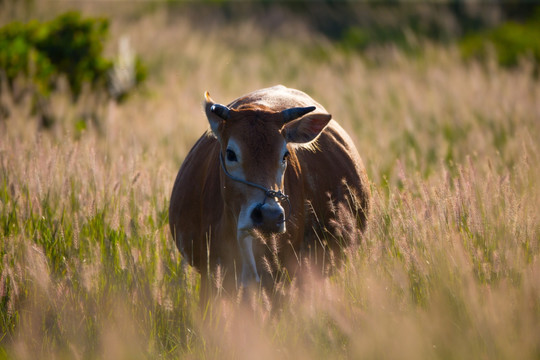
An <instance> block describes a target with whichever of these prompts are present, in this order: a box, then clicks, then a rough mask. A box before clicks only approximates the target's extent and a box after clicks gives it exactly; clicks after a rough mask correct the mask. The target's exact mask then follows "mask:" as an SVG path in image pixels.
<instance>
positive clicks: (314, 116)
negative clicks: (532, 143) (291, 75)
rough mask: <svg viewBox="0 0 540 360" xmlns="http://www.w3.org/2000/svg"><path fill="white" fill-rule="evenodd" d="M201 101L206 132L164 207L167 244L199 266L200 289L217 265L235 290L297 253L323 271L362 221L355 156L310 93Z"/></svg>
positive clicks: (361, 180) (363, 199) (297, 258)
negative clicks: (170, 238)
mask: <svg viewBox="0 0 540 360" xmlns="http://www.w3.org/2000/svg"><path fill="white" fill-rule="evenodd" d="M204 106H205V110H206V116H207V118H208V121H209V123H210V130H209V131H207V132H206V133H205V134H204V135H203V136H202V137H201V138H200V139H199V140H198V141H197V143H196V144H195V145H194V146H193V148H192V149H191V151H190V152H189V154H188V155H187V157H186V159H185V161H184V163H183V164H182V167H181V168H180V171H179V172H178V175H177V177H176V181H175V184H174V188H173V191H172V195H171V202H170V208H169V223H170V227H171V232H172V234H173V237H174V239H175V241H176V245H177V247H178V249H179V250H180V252H181V253H182V256H183V257H184V259H185V260H186V261H187V262H189V264H190V265H192V266H194V267H195V268H196V269H197V270H199V271H200V272H201V279H202V280H201V289H202V290H203V291H207V290H208V284H207V281H208V279H209V275H210V274H212V273H215V271H216V270H217V269H219V272H220V278H221V280H222V281H223V285H224V288H225V289H229V290H234V288H235V286H236V287H238V286H239V285H244V286H245V285H247V284H248V283H253V282H262V283H263V285H265V286H268V285H269V284H270V285H271V284H272V279H273V278H274V276H275V275H276V273H273V272H274V271H275V266H273V265H272V264H279V267H280V271H283V270H285V271H286V272H287V273H288V274H289V275H293V274H294V273H295V272H296V271H297V270H298V268H299V266H300V265H301V264H302V263H303V262H304V260H305V259H311V260H312V261H311V263H317V264H318V265H319V267H322V268H324V266H325V265H324V264H325V262H326V263H329V262H330V261H329V259H330V256H329V254H331V253H335V254H337V253H340V252H342V247H343V246H344V245H345V246H346V245H348V244H350V243H351V241H354V240H355V239H354V237H355V236H354V235H353V234H354V233H357V232H356V231H355V230H356V229H359V230H360V231H362V230H363V229H364V228H365V226H366V218H367V213H368V209H369V197H370V193H369V185H368V180H367V176H366V172H365V169H364V165H363V163H362V160H361V158H360V156H359V154H358V151H357V150H356V148H355V146H354V144H353V142H352V140H351V139H350V137H349V136H348V135H347V133H346V132H345V131H344V130H343V129H342V128H341V126H339V125H338V123H337V122H335V121H334V120H331V118H332V117H331V115H329V114H328V113H327V111H326V110H325V109H324V108H323V107H322V106H321V105H320V104H318V103H317V102H315V101H314V100H313V99H312V98H311V97H309V96H308V95H306V94H305V93H303V92H301V91H298V90H294V89H289V88H286V87H284V86H274V87H271V88H267V89H262V90H257V91H255V92H252V93H249V94H247V95H245V96H242V97H240V98H238V99H236V100H235V101H233V102H232V103H230V104H229V105H228V106H224V105H220V104H216V103H214V101H213V100H212V99H211V98H210V96H209V94H208V93H206V94H205V105H204ZM351 220H352V221H351ZM351 223H352V224H353V225H352V226H351ZM346 225H348V227H347V226H346ZM344 228H345V231H343V229H344ZM269 238H270V239H271V240H268V239H269ZM265 239H267V240H268V241H265ZM276 255H277V256H276ZM272 268H274V270H272ZM281 274H283V272H282V273H281ZM202 296H205V294H202Z"/></svg>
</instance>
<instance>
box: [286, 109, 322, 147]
mask: <svg viewBox="0 0 540 360" xmlns="http://www.w3.org/2000/svg"><path fill="white" fill-rule="evenodd" d="M331 119H332V115H330V114H325V113H319V114H308V115H306V116H304V117H302V118H300V119H297V120H293V121H291V122H289V123H287V124H285V126H283V129H282V134H283V136H284V137H285V140H287V142H289V143H298V144H303V143H309V142H311V141H313V140H315V139H316V138H317V137H318V136H319V134H320V133H321V132H322V131H323V129H324V128H325V127H326V125H328V122H329V121H330V120H331Z"/></svg>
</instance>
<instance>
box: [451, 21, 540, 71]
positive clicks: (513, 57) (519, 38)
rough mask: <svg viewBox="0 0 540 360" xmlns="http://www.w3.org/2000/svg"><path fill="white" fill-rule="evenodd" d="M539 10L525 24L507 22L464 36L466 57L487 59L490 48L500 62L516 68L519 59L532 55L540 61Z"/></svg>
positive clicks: (462, 49)
mask: <svg viewBox="0 0 540 360" xmlns="http://www.w3.org/2000/svg"><path fill="white" fill-rule="evenodd" d="M538 39H540V11H538V12H537V14H536V16H534V17H533V18H531V19H530V20H528V21H527V22H525V23H517V22H513V21H509V22H506V23H504V24H502V25H500V26H498V27H495V28H493V29H490V30H486V31H483V32H480V33H475V34H470V35H468V36H465V37H464V38H463V40H462V41H461V43H460V48H461V53H462V55H463V56H464V57H465V58H466V59H470V58H477V59H481V60H483V59H485V58H486V56H487V55H488V52H489V51H490V49H491V50H492V51H494V52H495V56H496V59H497V62H498V63H499V65H501V66H504V67H514V66H516V65H518V63H519V60H520V58H522V57H525V56H527V57H530V58H531V59H532V60H533V61H534V63H535V67H536V68H537V67H538V64H540V42H539V41H538Z"/></svg>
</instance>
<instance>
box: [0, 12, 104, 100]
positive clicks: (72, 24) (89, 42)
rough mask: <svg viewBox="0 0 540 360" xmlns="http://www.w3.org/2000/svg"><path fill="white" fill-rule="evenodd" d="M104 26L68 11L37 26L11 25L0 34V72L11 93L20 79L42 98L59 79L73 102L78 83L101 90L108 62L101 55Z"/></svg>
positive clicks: (30, 23)
mask: <svg viewBox="0 0 540 360" xmlns="http://www.w3.org/2000/svg"><path fill="white" fill-rule="evenodd" d="M108 27H109V23H108V21H107V20H106V19H103V18H96V19H92V18H88V19H83V18H81V16H80V14H79V13H77V12H68V13H65V14H63V15H61V16H59V17H58V18H56V19H54V20H52V21H49V22H44V23H40V22H38V21H31V22H29V23H27V24H23V23H20V22H13V23H10V24H8V25H6V26H5V27H3V28H1V29H0V68H1V69H3V71H4V73H5V76H6V80H7V83H8V85H9V87H10V88H11V89H13V85H14V82H15V80H16V79H17V78H18V77H19V76H23V77H25V78H28V79H29V80H30V81H31V83H32V84H33V85H34V86H35V89H34V90H37V91H38V93H39V94H40V95H43V96H47V95H48V94H49V93H50V92H51V91H52V90H54V86H55V83H56V79H57V78H58V77H59V76H61V75H64V76H65V77H66V78H67V81H68V83H69V85H70V88H71V91H72V93H73V96H74V97H75V98H77V97H78V96H79V95H80V93H81V90H82V87H83V84H85V83H89V84H91V85H92V87H93V88H94V89H98V88H104V87H105V86H106V84H107V72H108V71H109V69H110V68H111V66H112V62H111V61H110V60H108V59H106V58H104V57H103V56H102V52H103V41H104V40H105V38H106V36H107V32H108Z"/></svg>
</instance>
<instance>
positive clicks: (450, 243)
mask: <svg viewBox="0 0 540 360" xmlns="http://www.w3.org/2000/svg"><path fill="white" fill-rule="evenodd" d="M539 39H540V5H538V4H537V2H535V1H527V0H524V1H517V0H504V1H445V0H442V1H437V2H429V3H427V2H426V3H424V2H416V1H412V2H410V1H346V0H341V1H331V0H327V1H325V0H319V1H268V0H261V1H256V0H252V1H248V0H246V1H231V2H229V1H219V0H214V1H165V0H163V1H159V0H154V1H152V0H146V1H121V0H110V1H101V0H99V1H98V0H96V1H91V0H87V1H47V0H44V1H41V0H0V259H1V263H0V359H4V358H18V359H35V358H55V359H58V358H70V359H71V358H128V359H134V358H158V357H160V358H235V359H236V358H246V359H253V358H269V359H275V358H294V359H304V358H305V359H317V358H321V359H327V358H399V359H407V358H408V359H421V358H429V359H433V358H444V359H452V358H455V359H463V358H490V359H491V358H509V359H515V358H520V359H527V358H531V359H532V358H536V359H538V358H539V357H540V347H539V344H540V214H539V212H538V204H539V203H540V187H539V186H538V178H539V177H540V167H539V166H538V164H539V163H540V149H539V142H538V139H540V81H539V63H540V40H539ZM276 84H283V85H285V86H288V87H292V88H297V89H299V90H302V91H304V92H306V93H308V94H309V95H311V96H312V97H313V98H314V99H315V100H316V101H317V102H319V103H321V104H322V105H323V106H324V107H325V108H326V109H327V110H328V111H329V112H330V113H331V114H332V115H333V117H334V119H336V120H337V121H338V122H339V123H340V124H341V125H342V126H343V127H344V128H345V129H346V130H348V132H349V133H350V134H351V137H352V138H353V140H354V141H355V143H356V145H357V148H358V150H359V152H360V154H361V156H362V158H363V160H364V162H365V165H366V168H367V172H368V176H369V179H370V182H371V190H372V194H373V207H372V215H371V219H370V225H369V227H368V229H367V231H366V233H365V234H364V235H363V236H362V238H361V239H360V241H359V244H360V245H359V248H358V249H357V250H358V251H356V252H354V253H352V254H351V258H350V261H349V262H348V263H347V264H346V265H345V266H344V267H343V268H341V269H339V270H337V271H336V272H335V273H334V274H333V275H332V276H330V277H327V278H324V279H322V280H317V281H315V282H314V283H313V284H311V285H312V286H305V289H307V291H305V292H304V293H300V292H299V291H298V289H297V286H296V285H297V283H296V282H295V280H290V281H289V282H287V284H286V285H287V286H285V287H279V286H277V285H276V290H275V293H274V294H259V297H258V298H254V299H252V300H253V301H252V302H251V307H252V309H251V310H250V311H248V312H245V309H242V308H241V307H239V306H238V303H237V302H236V298H235V297H234V294H228V295H231V296H229V297H228V296H224V297H222V298H219V299H218V301H216V302H215V303H213V304H211V306H210V307H208V308H206V309H205V312H204V313H202V314H201V312H200V311H199V308H200V306H199V303H198V293H199V291H198V290H199V289H198V287H199V278H198V274H196V273H195V272H194V271H192V270H191V269H190V268H189V266H187V265H186V264H185V263H184V262H183V260H182V259H181V256H180V255H179V254H178V251H177V250H176V246H175V244H174V243H173V241H172V239H171V237H170V232H169V228H168V204H169V196H170V192H171V189H172V185H173V182H174V179H175V176H176V173H177V171H178V169H179V167H180V165H181V163H182V161H183V159H184V158H185V156H186V154H187V153H188V151H189V150H190V148H191V146H192V145H193V144H194V143H195V141H196V140H197V139H198V138H199V137H200V136H201V134H202V133H203V132H204V131H205V130H206V129H207V127H208V123H207V120H206V118H205V116H204V113H203V111H202V101H203V94H204V92H205V91H209V92H210V94H211V95H212V98H213V99H214V100H215V101H217V102H220V103H223V104H227V103H229V102H230V101H232V100H234V99H235V98H237V97H239V96H241V95H242V94H245V93H248V92H250V91H252V90H256V89H259V88H262V87H267V86H273V85H276ZM218 285H219V284H218V283H217V282H216V286H218ZM273 296H285V297H286V299H287V301H284V302H283V304H282V306H281V308H279V309H277V310H276V309H275V308H273V303H272V301H271V299H272V297H273Z"/></svg>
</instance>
